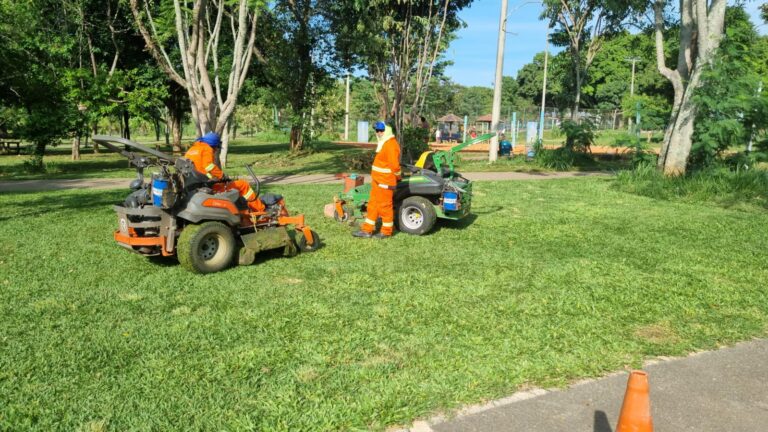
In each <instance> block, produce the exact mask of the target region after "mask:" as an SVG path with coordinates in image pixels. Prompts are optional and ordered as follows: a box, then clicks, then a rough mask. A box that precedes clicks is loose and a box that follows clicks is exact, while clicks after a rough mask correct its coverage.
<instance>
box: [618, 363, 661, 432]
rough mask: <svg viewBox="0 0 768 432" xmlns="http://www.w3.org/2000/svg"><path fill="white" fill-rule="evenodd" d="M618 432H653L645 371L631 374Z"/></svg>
mask: <svg viewBox="0 0 768 432" xmlns="http://www.w3.org/2000/svg"><path fill="white" fill-rule="evenodd" d="M616 432H653V421H651V400H650V397H649V396H648V374H647V373H645V372H643V371H632V372H631V373H630V374H629V380H628V381H627V392H626V393H625V394H624V403H623V404H622V405H621V414H620V415H619V423H618V424H617V425H616Z"/></svg>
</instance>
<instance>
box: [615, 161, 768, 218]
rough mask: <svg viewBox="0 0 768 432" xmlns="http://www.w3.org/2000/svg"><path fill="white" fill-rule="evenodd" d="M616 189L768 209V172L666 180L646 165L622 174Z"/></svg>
mask: <svg viewBox="0 0 768 432" xmlns="http://www.w3.org/2000/svg"><path fill="white" fill-rule="evenodd" d="M615 187H616V188H617V189H619V190H622V191H625V192H629V193H634V194H637V195H643V196H647V197H650V198H656V199H664V200H682V201H687V202H714V203H717V204H720V205H723V206H733V205H735V204H748V205H757V206H760V207H764V208H768V197H766V194H765V191H766V190H768V171H764V170H757V169H750V170H743V169H740V170H735V171H734V170H730V169H727V168H725V167H722V166H721V167H716V168H710V169H707V170H701V171H697V172H694V173H691V174H689V175H686V176H682V177H666V176H664V175H663V174H662V173H660V172H659V171H658V170H657V169H656V167H655V166H654V165H651V164H642V165H639V166H638V167H637V168H635V169H634V170H631V171H622V172H620V173H619V174H618V175H617V177H616V185H615Z"/></svg>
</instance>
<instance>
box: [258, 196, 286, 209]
mask: <svg viewBox="0 0 768 432" xmlns="http://www.w3.org/2000/svg"><path fill="white" fill-rule="evenodd" d="M259 199H260V200H261V202H263V203H264V205H265V206H267V207H272V206H273V205H275V204H277V203H279V202H280V200H281V199H283V196H282V195H278V194H273V193H265V194H264V195H261V196H260V197H259Z"/></svg>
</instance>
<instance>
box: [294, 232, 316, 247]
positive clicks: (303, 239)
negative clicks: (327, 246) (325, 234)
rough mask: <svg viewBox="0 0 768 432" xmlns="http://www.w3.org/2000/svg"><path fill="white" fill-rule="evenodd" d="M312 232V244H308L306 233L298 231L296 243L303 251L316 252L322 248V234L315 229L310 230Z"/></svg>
mask: <svg viewBox="0 0 768 432" xmlns="http://www.w3.org/2000/svg"><path fill="white" fill-rule="evenodd" d="M310 232H311V233H312V244H307V238H306V237H304V233H302V232H298V233H297V234H296V244H297V245H298V246H299V250H300V251H302V252H314V251H316V250H318V249H320V236H319V235H317V233H316V232H315V231H314V230H310Z"/></svg>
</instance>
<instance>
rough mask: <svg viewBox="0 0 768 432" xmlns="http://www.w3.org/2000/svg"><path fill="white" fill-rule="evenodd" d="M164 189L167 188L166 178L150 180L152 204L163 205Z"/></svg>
mask: <svg viewBox="0 0 768 432" xmlns="http://www.w3.org/2000/svg"><path fill="white" fill-rule="evenodd" d="M166 189H168V180H163V179H159V178H156V179H153V180H152V205H154V206H155V207H161V208H162V207H163V192H165V190H166Z"/></svg>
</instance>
